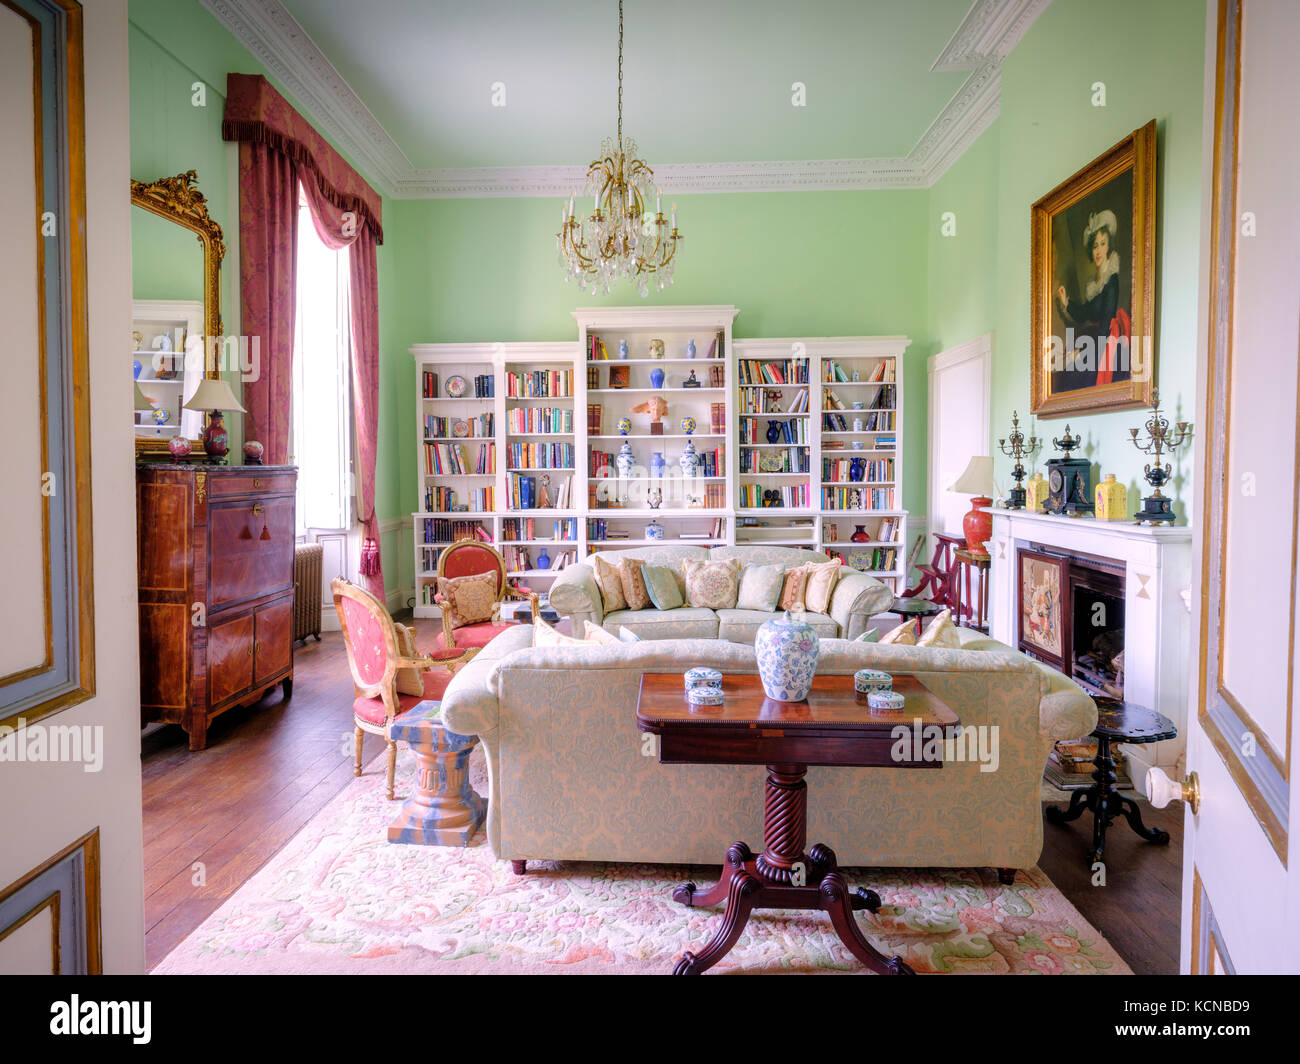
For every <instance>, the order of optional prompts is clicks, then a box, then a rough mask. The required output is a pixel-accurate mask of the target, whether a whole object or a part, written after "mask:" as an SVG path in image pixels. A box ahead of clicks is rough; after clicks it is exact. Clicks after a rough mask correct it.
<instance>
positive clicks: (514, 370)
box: [411, 306, 908, 616]
mask: <svg viewBox="0 0 1300 1064" xmlns="http://www.w3.org/2000/svg"><path fill="white" fill-rule="evenodd" d="M735 314H736V308H735V307H730V306H720V307H711V306H704V307H655V306H642V307H593V308H585V309H582V310H578V311H576V312H575V313H574V318H575V320H576V322H577V326H578V340H577V342H576V343H575V342H567V343H531V342H526V343H497V344H491V343H460V344H418V345H416V346H414V347H412V348H411V354H412V356H413V358H414V360H415V368H416V407H417V422H416V424H417V431H418V433H419V438H418V444H417V446H418V451H417V463H416V464H417V468H416V475H417V478H418V495H417V499H418V500H419V509H418V510H417V511H416V512H415V513H414V514H413V515H412V518H413V523H414V533H415V535H414V550H415V574H416V575H415V582H416V589H415V590H416V615H417V616H436V615H437V612H438V610H437V607H436V605H435V604H434V601H433V595H434V591H435V583H436V574H437V567H438V559H439V557H440V556H441V554H442V552H443V551H444V550H445V549H446V548H447V547H448V546H450V545H452V544H453V543H455V542H456V541H458V540H462V539H475V540H479V541H481V542H485V543H489V544H491V545H492V546H493V547H495V548H496V549H497V550H498V551H499V552H500V553H501V554H502V556H503V557H504V558H505V559H506V566H507V570H508V572H509V573H510V576H511V579H512V580H517V581H519V582H522V583H524V584H527V585H528V586H530V587H532V588H533V589H534V590H536V591H538V592H539V593H541V594H543V595H544V594H545V593H546V591H547V590H548V589H549V587H550V583H551V581H552V580H553V579H554V578H555V576H556V574H557V573H559V572H562V571H563V570H564V569H565V568H566V567H567V566H569V565H572V564H575V563H576V562H579V561H581V560H583V559H585V558H587V557H588V556H589V555H590V554H591V553H592V552H594V551H599V550H618V549H621V548H624V547H626V548H629V549H630V548H634V547H637V546H642V545H648V544H652V543H658V542H669V543H689V544H697V545H699V546H703V547H713V546H724V545H731V544H737V543H754V544H757V543H768V544H773V545H781V546H795V547H806V548H809V549H821V550H823V551H826V552H827V553H829V554H831V555H832V556H834V557H838V558H842V559H843V560H844V561H845V563H846V564H848V565H851V566H853V567H855V568H858V569H862V570H863V571H867V572H871V573H873V574H874V575H876V576H878V577H879V578H880V579H882V580H885V581H886V582H888V583H890V584H892V585H893V586H894V587H895V588H896V589H900V588H901V584H902V582H903V574H902V568H903V566H904V564H905V553H906V550H905V537H906V516H907V515H906V511H904V510H903V509H902V508H901V494H900V485H901V483H902V479H903V452H902V448H901V440H902V435H901V432H902V427H903V426H902V422H901V418H902V409H903V404H902V388H903V382H902V379H901V374H900V373H899V360H900V359H901V357H902V354H903V351H904V350H905V348H906V347H907V342H908V341H907V340H906V338H903V337H862V338H841V339H806V340H799V339H785V340H767V339H741V340H733V338H732V321H733V318H734V317H735ZM683 454H686V455H687V462H686V463H685V466H683V462H682V457H683Z"/></svg>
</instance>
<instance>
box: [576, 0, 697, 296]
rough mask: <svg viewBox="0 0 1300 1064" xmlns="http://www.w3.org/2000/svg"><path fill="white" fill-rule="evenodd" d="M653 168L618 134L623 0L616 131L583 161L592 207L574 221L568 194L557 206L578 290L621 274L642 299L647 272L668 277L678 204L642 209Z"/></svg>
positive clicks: (607, 284)
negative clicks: (668, 215)
mask: <svg viewBox="0 0 1300 1064" xmlns="http://www.w3.org/2000/svg"><path fill="white" fill-rule="evenodd" d="M653 177H654V171H653V170H651V169H650V167H648V166H647V165H646V164H645V163H644V162H643V161H642V160H640V159H638V158H637V157H636V142H635V141H633V140H632V139H631V138H630V137H629V138H628V139H627V140H624V139H623V0H619V4H618V136H617V137H616V138H613V139H611V138H609V137H606V138H605V140H604V141H603V142H602V143H601V146H600V158H599V159H597V160H596V161H595V162H593V163H592V164H591V165H590V166H589V167H587V184H586V194H587V195H589V196H591V197H593V200H592V209H593V213H592V214H590V215H589V216H588V217H586V218H585V219H582V220H581V221H579V219H578V218H577V217H576V214H575V211H574V203H573V201H574V197H573V196H570V197H569V199H568V200H567V202H565V204H564V205H563V207H562V209H561V216H560V231H559V232H558V233H556V234H555V250H556V254H557V257H558V258H559V262H560V265H561V266H563V267H564V279H565V281H566V282H568V281H570V280H576V281H577V282H578V288H579V289H580V290H581V291H584V292H586V291H591V292H592V293H593V294H594V293H595V292H596V291H597V290H598V289H600V288H602V287H603V288H604V290H605V291H606V292H609V291H610V290H611V289H612V288H613V287H614V282H615V281H617V280H618V279H619V278H620V277H624V278H626V279H627V280H628V281H631V282H633V283H635V284H636V286H637V291H638V292H639V293H640V294H641V297H642V298H643V299H644V298H645V297H646V296H648V295H649V294H650V277H651V274H653V275H654V281H655V284H656V286H657V287H658V288H659V290H660V291H662V290H663V289H664V288H666V287H667V286H668V285H670V284H672V283H673V266H674V262H673V258H674V255H675V254H676V252H677V241H679V240H681V239H682V237H681V236H680V235H679V234H678V232H677V208H676V206H674V207H673V208H672V220H671V222H669V221H665V219H664V215H663V211H662V210H661V209H660V206H661V203H660V195H659V190H658V189H655V190H654V197H655V209H654V216H653V217H651V216H650V215H649V214H648V213H647V212H646V205H647V204H648V203H649V202H650V193H651V188H652V186H653V182H652V181H651V179H652V178H653Z"/></svg>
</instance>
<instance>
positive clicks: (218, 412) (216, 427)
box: [185, 377, 244, 465]
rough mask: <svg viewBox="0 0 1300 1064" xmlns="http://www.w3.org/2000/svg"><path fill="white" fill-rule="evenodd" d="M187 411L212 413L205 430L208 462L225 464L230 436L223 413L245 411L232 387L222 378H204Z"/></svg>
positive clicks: (187, 406)
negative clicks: (224, 411)
mask: <svg viewBox="0 0 1300 1064" xmlns="http://www.w3.org/2000/svg"><path fill="white" fill-rule="evenodd" d="M185 409H186V410H207V411H210V412H211V414H212V416H211V418H210V419H209V420H208V427H207V428H206V429H204V430H203V449H204V451H206V452H207V455H208V461H210V462H214V463H216V464H218V465H221V464H223V463H224V462H225V460H226V455H227V453H229V451H230V446H229V441H230V434H229V433H228V432H227V431H226V422H225V418H224V417H223V416H222V411H223V410H243V409H244V408H243V407H242V406H241V405H240V404H239V400H238V399H236V398H235V393H234V392H232V391H231V390H230V385H229V384H227V383H226V382H225V381H223V380H222V379H221V378H220V377H216V378H211V377H207V378H204V379H203V380H201V381H199V386H198V387H197V388H195V389H194V394H193V395H192V396H190V401H189V402H188V403H186V404H185Z"/></svg>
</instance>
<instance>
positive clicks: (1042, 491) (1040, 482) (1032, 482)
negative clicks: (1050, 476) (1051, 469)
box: [1025, 473, 1047, 514]
mask: <svg viewBox="0 0 1300 1064" xmlns="http://www.w3.org/2000/svg"><path fill="white" fill-rule="evenodd" d="M1046 501H1047V481H1046V480H1045V479H1044V478H1043V474H1042V473H1035V474H1034V475H1033V476H1032V477H1030V478H1029V480H1028V481H1027V482H1026V484H1025V509H1026V510H1028V511H1029V512H1030V513H1035V514H1041V513H1042V512H1043V503H1045V502H1046Z"/></svg>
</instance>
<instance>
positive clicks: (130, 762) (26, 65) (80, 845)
mask: <svg viewBox="0 0 1300 1064" xmlns="http://www.w3.org/2000/svg"><path fill="white" fill-rule="evenodd" d="M37 42H39V43H40V47H39V48H37V47H35V44H36V43H37ZM34 67H36V68H37V69H35V70H34V69H33V68H34ZM83 71H84V79H85V81H84V94H83V92H82V87H81V79H82V75H83ZM36 74H41V75H42V77H36V76H35V75H36ZM0 83H2V84H0V143H3V144H4V152H3V158H2V159H0V202H3V203H5V204H6V207H7V209H8V210H9V211H11V212H12V213H11V214H10V215H9V217H10V218H11V219H12V223H13V224H12V225H11V226H10V228H9V231H8V232H7V233H6V235H5V238H4V245H3V250H0V319H2V320H3V321H4V323H5V329H6V349H5V352H4V355H3V357H2V358H0V420H2V421H3V422H4V424H5V425H6V428H7V429H8V430H9V435H8V436H7V438H6V446H5V457H4V461H3V469H0V495H2V496H3V497H4V503H3V510H0V512H2V513H3V514H4V520H3V522H0V556H3V558H4V560H5V571H6V588H5V595H4V614H5V620H4V623H3V624H0V634H3V637H4V638H3V640H2V641H3V644H4V649H3V651H0V813H2V816H3V820H2V825H3V826H0V974H14V973H19V974H46V973H65V974H66V973H70V974H78V973H92V974H93V973H96V972H104V973H110V974H112V973H122V972H127V973H130V972H140V971H143V968H144V898H143V895H144V886H143V879H144V868H143V856H142V842H141V830H140V824H141V805H140V681H139V676H140V672H139V645H138V641H137V638H136V628H137V621H136V545H135V539H136V536H135V453H134V450H135V441H134V438H133V432H132V427H131V417H130V414H131V408H132V381H131V375H130V373H129V372H127V371H126V370H124V368H123V367H124V366H127V365H128V364H129V358H128V356H127V352H128V351H129V350H130V348H129V346H128V342H129V341H128V338H129V337H130V334H131V269H130V261H129V254H130V246H131V226H130V213H129V212H130V199H129V191H130V186H129V179H130V177H131V174H130V160H129V152H130V135H129V133H130V131H129V96H128V93H129V81H128V76H127V16H126V0H91V2H87V3H86V4H85V5H84V7H83V5H81V4H79V3H76V2H74V0H5V2H4V3H0ZM38 90H40V91H38ZM83 98H84V116H83V104H82V101H83ZM83 145H84V150H83ZM83 163H84V167H85V170H84V182H83V180H82V174H81V167H82V165H83ZM141 176H145V175H141ZM148 176H151V177H152V176H155V175H148ZM37 292H42V293H43V294H45V295H46V296H47V298H45V299H44V300H43V301H42V302H41V303H38V301H37V299H36V298H35V294H36V293H37ZM38 307H39V308H41V309H40V310H38ZM38 367H41V369H42V370H43V371H44V372H45V382H46V388H45V390H44V394H42V388H41V374H40V373H39V372H38ZM11 413H12V415H13V416H12V417H11V416H9V415H10V414H11ZM92 457H93V461H92ZM43 485H44V486H46V490H45V491H44V492H43V491H42V486H43ZM33 577H34V578H33ZM178 608H184V607H183V606H182V607H178ZM33 635H35V636H36V637H37V638H35V639H34V640H33V639H32V638H31V637H32V636H33ZM42 635H43V636H44V638H43V639H42V638H40V637H41V636H42ZM10 637H12V638H10ZM51 985H52V984H51ZM9 987H10V989H11V990H13V989H14V988H15V987H18V988H20V989H22V990H25V991H26V992H28V993H43V992H44V987H43V985H42V984H40V981H37V980H24V981H21V982H15V983H10V984H9ZM33 988H36V989H33ZM65 992H66V991H64V990H63V989H62V988H60V989H59V990H51V991H50V993H51V994H55V993H65ZM12 1012H13V1014H14V1015H15V1016H21V1017H22V1019H21V1021H20V1022H22V1023H23V1024H24V1025H25V1030H24V1032H23V1034H20V1035H18V1037H19V1038H23V1036H24V1035H25V1036H26V1038H27V1040H29V1041H30V1040H31V1039H32V1037H33V1036H34V1035H33V1032H40V1031H41V1030H43V1029H45V1030H48V1024H49V1013H48V1011H47V1010H46V1009H41V1010H40V1011H39V1013H38V1012H37V1011H36V1010H34V1009H29V1008H28V1009H25V1008H18V1007H15V1008H14V1009H13V1010H12ZM35 1037H39V1034H38V1033H37V1034H35ZM11 1055H16V1054H13V1053H12V1051H11Z"/></svg>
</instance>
